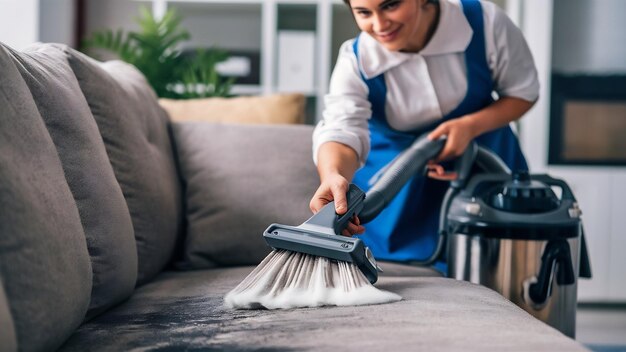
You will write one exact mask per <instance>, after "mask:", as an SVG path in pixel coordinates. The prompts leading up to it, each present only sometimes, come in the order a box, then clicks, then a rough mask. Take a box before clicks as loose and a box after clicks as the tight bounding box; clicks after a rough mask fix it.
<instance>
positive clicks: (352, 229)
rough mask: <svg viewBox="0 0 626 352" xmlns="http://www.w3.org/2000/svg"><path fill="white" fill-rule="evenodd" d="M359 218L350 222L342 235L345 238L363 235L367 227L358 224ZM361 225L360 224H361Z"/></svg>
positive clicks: (354, 218)
mask: <svg viewBox="0 0 626 352" xmlns="http://www.w3.org/2000/svg"><path fill="white" fill-rule="evenodd" d="M357 222H359V221H358V218H357V217H353V218H352V219H351V220H350V222H348V226H346V228H345V229H344V230H343V231H341V234H342V235H344V236H348V237H350V236H352V235H359V234H362V233H363V232H364V231H365V227H363V226H361V225H359V224H357ZM359 223H360V222H359Z"/></svg>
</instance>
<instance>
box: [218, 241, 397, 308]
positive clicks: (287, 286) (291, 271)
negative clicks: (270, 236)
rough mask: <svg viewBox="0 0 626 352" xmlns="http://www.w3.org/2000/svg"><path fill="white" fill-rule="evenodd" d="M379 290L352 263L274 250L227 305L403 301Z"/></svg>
mask: <svg viewBox="0 0 626 352" xmlns="http://www.w3.org/2000/svg"><path fill="white" fill-rule="evenodd" d="M401 299H402V297H400V296H398V295H397V294H395V293H391V292H388V291H383V290H379V289H377V288H376V287H374V286H372V284H371V283H370V282H369V281H368V280H367V278H366V277H365V275H363V273H362V272H361V270H359V268H357V267H356V266H355V265H354V264H352V263H347V262H342V261H336V260H332V259H328V258H324V257H317V256H312V255H309V254H304V253H298V252H291V251H285V250H274V251H273V252H272V253H270V254H269V255H268V256H267V257H266V258H265V259H264V260H263V262H261V264H259V266H257V267H256V268H255V269H254V270H253V271H252V272H251V273H250V274H249V275H248V276H247V277H246V278H245V279H244V280H243V281H242V282H241V283H240V284H239V285H238V286H237V287H235V288H234V289H233V290H232V291H230V292H229V293H228V294H227V295H226V297H224V301H225V303H226V305H227V306H228V307H230V308H235V309H259V308H266V309H288V308H299V307H320V306H353V305H364V304H380V303H389V302H395V301H399V300H401Z"/></svg>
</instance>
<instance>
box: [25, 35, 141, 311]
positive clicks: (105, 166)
mask: <svg viewBox="0 0 626 352" xmlns="http://www.w3.org/2000/svg"><path fill="white" fill-rule="evenodd" d="M63 50H64V48H63V47H61V48H57V47H53V46H51V45H49V44H35V45H33V46H31V47H29V48H27V49H25V50H24V51H23V52H19V53H17V52H13V55H14V58H15V60H17V61H18V64H17V68H18V70H19V71H20V73H21V74H22V77H23V78H24V81H26V84H27V85H28V87H29V89H30V92H31V94H32V95H33V97H34V99H35V103H36V104H37V108H38V109H39V113H40V114H41V117H42V118H43V120H44V122H45V123H46V127H47V128H48V132H49V133H50V136H51V137H52V141H53V142H54V144H55V146H56V149H57V151H58V154H59V157H60V159H61V163H62V165H63V170H64V171H65V178H66V180H67V182H68V184H69V186H70V190H71V191H72V194H73V195H74V200H75V201H76V205H77V206H78V213H79V214H80V218H81V222H82V224H83V228H84V231H85V236H86V238H87V248H88V250H89V255H90V256H91V266H92V270H93V287H92V293H91V303H90V305H89V311H88V312H87V318H91V317H93V316H94V315H96V314H98V313H101V312H103V311H104V310H106V309H107V308H109V307H111V306H112V305H114V304H116V303H119V302H120V301H122V300H124V299H126V298H128V297H129V296H130V295H131V294H132V292H133V290H134V288H135V283H136V282H137V247H136V245H135V236H134V233H133V225H132V223H131V220H130V213H129V212H128V207H127V206H126V201H125V200H124V196H123V195H122V190H121V189H120V186H119V184H118V183H117V180H116V179H115V175H114V174H113V169H112V167H111V163H110V162H109V158H108V157H107V154H106V151H105V149H104V143H103V142H102V138H101V137H100V133H99V132H98V126H97V125H96V121H95V120H94V118H93V116H92V115H91V111H90V110H89V106H88V105H87V101H86V100H85V98H84V96H83V93H82V92H81V90H80V87H79V86H78V81H77V80H76V77H75V76H74V73H73V72H72V69H71V68H70V65H69V63H68V62H67V55H66V54H65V53H64V51H63ZM65 50H70V49H67V48H65Z"/></svg>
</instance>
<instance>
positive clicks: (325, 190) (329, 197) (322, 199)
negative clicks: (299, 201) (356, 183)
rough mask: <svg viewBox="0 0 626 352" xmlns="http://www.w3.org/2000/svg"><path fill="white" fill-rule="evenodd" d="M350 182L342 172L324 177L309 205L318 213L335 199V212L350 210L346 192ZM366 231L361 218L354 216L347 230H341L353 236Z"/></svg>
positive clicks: (343, 233) (346, 234)
mask: <svg viewBox="0 0 626 352" xmlns="http://www.w3.org/2000/svg"><path fill="white" fill-rule="evenodd" d="M348 186H349V182H348V180H346V178H345V177H343V176H341V175H340V174H333V175H328V176H327V177H325V178H324V181H323V182H322V184H321V185H320V186H319V188H318V189H317V191H316V192H315V194H314V195H313V198H312V199H311V203H310V204H309V207H310V208H311V211H312V212H313V213H317V212H318V211H320V210H321V209H322V207H324V206H325V205H326V204H328V203H330V202H332V201H333V200H334V201H335V212H336V213H337V214H344V213H345V212H346V211H347V210H348V201H347V199H346V193H347V192H348ZM364 231H365V227H363V226H361V224H360V221H359V218H358V217H356V216H355V217H354V218H352V220H351V221H350V222H349V223H348V226H347V227H346V229H345V230H343V231H342V232H341V234H342V235H344V236H348V237H349V236H352V235H356V234H361V233H363V232H364Z"/></svg>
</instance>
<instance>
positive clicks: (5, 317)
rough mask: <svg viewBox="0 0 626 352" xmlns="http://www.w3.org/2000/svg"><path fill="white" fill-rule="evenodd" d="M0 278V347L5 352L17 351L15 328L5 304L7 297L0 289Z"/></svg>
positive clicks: (0, 283) (0, 281)
mask: <svg viewBox="0 0 626 352" xmlns="http://www.w3.org/2000/svg"><path fill="white" fill-rule="evenodd" d="M2 281H3V280H2V277H0V326H2V329H0V346H2V350H3V351H5V352H13V351H17V341H16V340H15V327H14V326H13V317H12V316H11V310H10V308H9V302H7V296H6V294H5V293H4V287H2Z"/></svg>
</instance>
